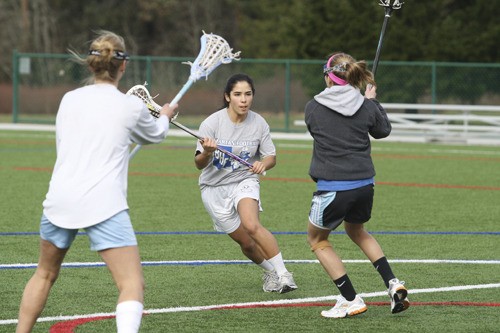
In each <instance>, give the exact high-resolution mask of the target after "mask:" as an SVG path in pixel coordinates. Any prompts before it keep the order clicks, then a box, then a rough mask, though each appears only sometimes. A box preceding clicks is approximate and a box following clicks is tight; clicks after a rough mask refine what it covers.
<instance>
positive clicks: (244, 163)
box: [171, 120, 266, 176]
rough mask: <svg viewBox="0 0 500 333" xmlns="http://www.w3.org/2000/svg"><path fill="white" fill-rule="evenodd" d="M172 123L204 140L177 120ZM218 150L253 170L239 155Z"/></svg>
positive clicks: (222, 149) (218, 148)
mask: <svg viewBox="0 0 500 333" xmlns="http://www.w3.org/2000/svg"><path fill="white" fill-rule="evenodd" d="M171 123H172V124H173V125H175V126H176V127H177V128H179V129H181V130H183V131H184V132H186V133H188V134H191V135H192V136H194V137H195V138H197V139H198V140H203V138H202V137H201V136H199V135H198V134H196V133H195V132H193V131H191V130H190V129H189V128H187V127H186V126H184V125H182V124H180V123H178V122H176V121H175V120H172V121H171ZM217 150H218V151H220V152H221V153H224V154H226V155H227V156H229V157H231V158H232V159H233V160H236V161H238V162H240V163H241V164H243V165H244V166H246V167H248V168H250V169H251V168H253V165H252V164H250V163H249V162H248V161H245V160H244V159H242V158H241V157H239V156H238V155H236V154H233V153H231V152H230V151H228V150H226V149H224V148H222V147H219V146H217ZM263 175H264V176H265V175H266V173H265V172H264V173H263Z"/></svg>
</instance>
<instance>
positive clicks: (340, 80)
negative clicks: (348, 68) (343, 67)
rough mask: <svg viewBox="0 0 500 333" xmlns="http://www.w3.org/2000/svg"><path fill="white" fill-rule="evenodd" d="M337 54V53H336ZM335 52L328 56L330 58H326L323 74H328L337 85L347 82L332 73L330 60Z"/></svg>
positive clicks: (343, 84)
mask: <svg viewBox="0 0 500 333" xmlns="http://www.w3.org/2000/svg"><path fill="white" fill-rule="evenodd" d="M337 54H338V53H337ZM337 54H334V55H332V56H331V57H330V59H328V62H327V63H326V65H325V68H324V73H325V74H328V77H329V78H330V79H331V80H332V81H333V82H335V83H336V84H338V85H339V86H345V85H346V84H348V82H347V81H346V80H344V79H341V78H339V77H338V76H336V75H335V74H333V70H334V69H333V68H332V67H330V65H331V63H332V60H333V58H334V57H335V56H336V55H337Z"/></svg>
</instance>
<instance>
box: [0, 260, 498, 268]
mask: <svg viewBox="0 0 500 333" xmlns="http://www.w3.org/2000/svg"><path fill="white" fill-rule="evenodd" d="M343 262H344V263H348V264H364V263H370V261H369V260H367V259H360V260H357V259H352V260H343ZM389 262H390V263H402V264H407V263H411V264H472V265H478V264H484V265H500V260H454V259H390V260H389ZM285 263H287V264H319V261H318V260H316V259H314V260H293V259H292V260H285ZM223 264H243V265H247V264H252V262H251V261H250V260H173V261H143V262H142V265H143V266H174V265H185V266H190V265H192V266H196V265H200V266H202V265H223ZM105 265H106V264H105V263H104V262H66V263H63V264H62V267H66V268H83V267H104V266H105ZM36 266H37V264H35V263H31V264H0V269H23V268H36Z"/></svg>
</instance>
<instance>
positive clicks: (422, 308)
mask: <svg viewBox="0 0 500 333" xmlns="http://www.w3.org/2000/svg"><path fill="white" fill-rule="evenodd" d="M194 144H195V142H194V141H193V139H192V138H185V137H176V136H172V137H169V138H167V140H166V141H165V142H164V143H163V144H161V145H157V146H148V147H143V149H142V150H141V151H140V152H139V153H138V154H137V156H135V157H134V159H133V160H132V162H131V165H130V173H129V192H128V193H129V205H130V214H131V217H132V221H133V224H134V227H135V230H136V232H137V234H138V235H137V237H138V241H139V247H140V251H141V256H142V260H143V262H144V274H145V279H146V285H147V286H146V296H145V310H146V313H147V314H146V315H145V316H144V318H143V323H142V331H143V332H322V331H327V332H367V331H369V332H437V331H439V332H498V331H500V316H499V314H500V308H499V306H500V167H499V165H500V149H499V148H498V147H493V146H492V147H487V146H460V145H438V144H410V143H394V142H385V141H375V142H374V143H373V159H374V163H375V167H376V169H377V176H376V183H377V184H376V187H375V202H374V209H373V214H372V220H371V221H370V222H369V223H368V224H367V225H366V227H367V229H368V230H369V231H370V232H372V233H373V235H374V236H375V237H376V238H377V239H378V241H379V242H380V244H381V245H382V247H383V249H384V251H385V254H386V256H387V257H388V258H389V260H390V261H392V267H393V270H394V272H395V273H396V275H397V276H398V277H399V278H400V279H401V280H405V281H406V286H407V287H408V288H409V290H410V294H409V299H410V301H411V302H412V305H411V307H410V308H409V309H408V310H407V311H405V312H403V313H400V314H397V315H392V314H391V313H390V309H389V304H388V301H389V299H388V297H387V295H386V292H385V287H384V285H383V283H382V280H381V279H380V277H379V276H378V273H376V271H375V269H374V268H373V267H372V265H371V264H370V263H369V262H368V261H367V260H366V258H365V257H364V255H363V254H362V253H361V251H360V250H359V249H358V248H357V247H356V246H355V245H354V244H353V243H351V242H350V241H349V240H348V238H347V236H346V235H345V234H344V233H343V232H342V229H339V230H337V232H335V233H334V234H332V236H331V237H330V240H331V242H332V244H333V245H334V246H335V248H336V249H337V251H338V252H339V254H340V255H341V257H342V258H343V259H344V260H345V262H346V267H347V270H348V273H349V275H350V278H351V280H352V281H353V284H354V286H355V288H356V290H357V291H358V292H359V293H360V294H362V296H364V299H365V301H366V302H367V304H368V311H367V312H366V313H364V314H362V315H359V316H356V317H353V318H347V319H326V318H322V317H321V316H320V311H321V310H324V309H327V308H329V307H331V306H333V304H334V303H335V297H336V296H337V295H338V291H337V288H336V287H335V286H334V285H333V283H332V282H331V281H329V279H328V277H327V275H326V273H325V272H324V271H323V269H322V268H321V266H320V265H319V263H317V262H316V260H315V257H314V255H313V254H312V253H311V251H310V250H309V248H308V245H307V243H306V235H305V230H306V226H307V214H308V211H309V206H310V199H311V195H312V192H313V191H314V183H313V182H312V181H310V180H309V177H308V175H307V170H308V164H309V161H310V155H311V147H312V144H311V141H308V140H306V141H301V140H295V141H291V140H278V139H276V140H275V144H276V147H277V152H278V164H277V166H276V167H275V168H274V169H272V170H270V171H268V172H267V175H266V176H265V177H262V178H261V197H262V202H263V208H264V211H263V212H262V214H261V221H262V223H263V224H264V225H265V226H266V227H268V229H269V230H271V231H272V232H273V233H274V234H275V235H276V238H277V239H278V243H279V245H280V248H281V250H282V253H283V256H284V258H285V260H286V263H287V267H288V269H289V270H290V271H292V272H293V273H294V276H295V280H296V282H297V284H298V286H299V289H298V290H297V291H294V292H292V293H288V294H283V295H281V294H275V293H272V294H269V293H264V292H263V291H262V282H261V271H260V269H259V268H258V267H257V266H255V265H253V264H250V263H249V262H248V260H247V259H246V258H245V257H244V256H243V255H242V254H241V252H240V250H239V247H238V246H237V245H236V243H234V242H233V241H232V240H231V239H230V238H229V237H227V236H226V235H222V234H218V233H215V232H213V229H212V224H211V221H210V219H209V217H208V214H207V213H206V212H205V211H204V208H203V205H202V203H201V199H200V194H199V189H198V186H197V178H198V175H199V172H198V170H196V168H195V167H194V163H193V153H194ZM0 156H1V158H0V181H1V184H0V185H1V191H0V250H1V251H0V253H1V255H0V285H1V286H2V287H1V290H2V292H1V293H0V301H1V304H2V306H1V307H0V332H13V331H14V330H15V321H16V318H17V311H18V306H19V301H20V298H21V294H22V291H23V288H24V286H25V284H26V282H27V280H28V279H29V277H30V276H31V275H32V274H33V272H34V267H35V265H36V262H37V258H38V234H37V231H38V223H39V219H40V215H41V208H42V207H41V204H42V201H43V199H44V197H45V194H46V191H47V188H48V182H49V180H50V175H51V170H52V167H53V164H54V161H55V143H54V133H53V132H37V131H0ZM116 297H117V291H116V288H115V287H114V285H113V282H112V280H111V276H110V274H109V272H108V271H107V269H106V268H105V267H103V265H102V262H101V260H100V257H99V256H98V255H97V254H96V253H94V252H91V251H90V250H89V244H88V240H87V238H86V236H85V235H80V236H78V237H77V238H76V240H75V243H74V245H73V247H72V248H71V250H70V251H69V253H68V255H67V257H66V261H65V266H64V268H63V269H62V271H61V275H60V278H59V280H58V281H57V283H56V284H55V286H54V288H53V289H52V293H51V295H50V297H49V301H48V303H47V306H46V308H45V310H44V312H43V313H42V316H41V322H40V323H38V324H37V326H36V327H35V330H34V332H49V331H50V332H53V333H57V332H58V333H61V332H73V331H74V332H113V331H115V330H116V328H115V322H114V319H113V318H112V316H113V312H114V310H115V303H116Z"/></svg>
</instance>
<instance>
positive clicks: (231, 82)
mask: <svg viewBox="0 0 500 333" xmlns="http://www.w3.org/2000/svg"><path fill="white" fill-rule="evenodd" d="M238 82H247V83H248V84H249V85H250V87H251V88H252V95H255V86H254V84H253V80H252V78H251V77H250V76H248V75H247V74H243V73H239V74H234V75H233V76H231V77H230V78H229V79H228V80H227V83H226V88H225V89H224V96H222V103H223V104H222V105H223V108H227V107H228V106H229V102H228V101H227V100H226V96H230V95H231V91H233V88H234V86H235V85H236V83H238Z"/></svg>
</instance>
